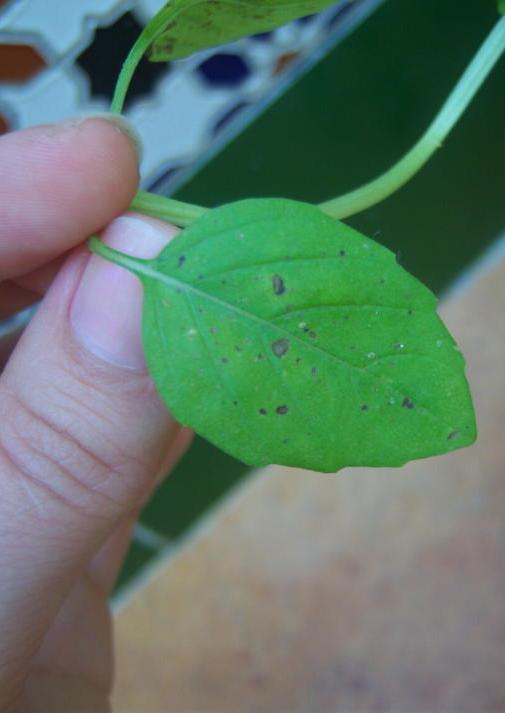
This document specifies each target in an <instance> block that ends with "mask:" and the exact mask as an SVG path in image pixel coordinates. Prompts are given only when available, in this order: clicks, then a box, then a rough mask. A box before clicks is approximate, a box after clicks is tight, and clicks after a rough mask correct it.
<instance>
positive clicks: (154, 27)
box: [110, 5, 173, 114]
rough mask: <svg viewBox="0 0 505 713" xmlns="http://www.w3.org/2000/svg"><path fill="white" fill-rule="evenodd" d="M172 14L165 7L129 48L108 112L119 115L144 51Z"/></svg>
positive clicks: (170, 10) (171, 10)
mask: <svg viewBox="0 0 505 713" xmlns="http://www.w3.org/2000/svg"><path fill="white" fill-rule="evenodd" d="M172 13H173V9H172V7H171V6H170V5H169V6H165V7H162V8H161V10H160V11H159V12H158V13H157V14H156V15H155V16H154V17H153V18H152V19H151V21H150V22H149V23H148V24H147V25H146V26H145V27H144V29H143V30H142V32H141V33H140V35H139V36H138V38H137V40H136V42H135V44H134V45H133V47H132V48H131V50H130V52H129V53H128V56H127V58H126V60H125V61H124V63H123V66H122V68H121V72H120V73H119V77H118V79H117V82H116V88H115V90H114V96H113V97H112V103H111V106H110V110H111V111H112V112H115V113H116V114H121V112H122V111H123V106H124V102H125V98H126V93H127V91H128V87H129V86H130V82H131V80H132V77H133V75H134V73H135V70H136V69H137V66H138V64H139V62H140V60H141V59H142V57H143V56H144V54H145V52H146V50H147V49H148V48H149V46H150V45H151V44H152V43H153V42H154V40H155V39H156V37H157V36H158V35H159V34H160V33H161V32H163V30H164V29H165V26H166V23H167V18H168V17H170V15H171V14H172Z"/></svg>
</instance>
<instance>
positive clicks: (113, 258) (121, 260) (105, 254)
mask: <svg viewBox="0 0 505 713" xmlns="http://www.w3.org/2000/svg"><path fill="white" fill-rule="evenodd" d="M88 247H89V249H90V250H91V252H92V253H95V255H100V257H102V258H103V259H104V260H108V261H109V262H113V263H114V265H120V266H121V267H124V268H126V269H127V270H129V271H130V272H133V273H135V274H139V275H140V274H141V273H142V270H141V269H139V265H142V263H148V262H149V260H143V259H141V258H139V257H132V256H131V255H126V254H125V253H121V252H119V251H118V250H114V248H110V247H109V246H108V245H106V243H104V242H102V241H101V240H100V239H99V238H97V237H96V236H93V237H91V238H90V239H89V240H88Z"/></svg>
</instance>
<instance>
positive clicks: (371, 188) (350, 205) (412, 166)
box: [319, 17, 505, 220]
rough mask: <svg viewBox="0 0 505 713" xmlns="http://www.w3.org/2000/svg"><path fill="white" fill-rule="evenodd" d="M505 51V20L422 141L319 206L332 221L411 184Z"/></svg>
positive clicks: (356, 211) (470, 65)
mask: <svg viewBox="0 0 505 713" xmlns="http://www.w3.org/2000/svg"><path fill="white" fill-rule="evenodd" d="M504 50H505V17H502V18H501V19H500V20H498V22H497V23H496V25H495V26H494V27H493V29H492V30H491V32H490V34H489V35H488V37H487V38H486V40H485V41H484V43H483V45H482V46H481V48H480V49H479V51H478V52H477V54H476V55H475V56H474V58H473V59H472V61H471V62H470V64H469V65H468V67H467V69H466V70H465V72H464V73H463V75H462V77H461V79H460V80H459V82H458V83H457V85H456V87H455V88H454V89H453V91H452V92H451V94H450V95H449V97H448V99H447V100H446V102H445V104H444V105H443V106H442V108H441V109H440V111H439V113H438V115H437V116H436V117H435V119H434V121H433V122H432V123H431V125H430V126H429V128H428V130H427V131H426V133H425V134H424V135H423V136H422V138H421V139H420V140H419V141H418V142H417V143H416V144H415V145H414V146H413V147H412V148H411V149H410V151H408V152H407V153H406V154H405V156H403V158H401V159H400V161H398V163H396V164H395V165H394V166H393V167H392V168H390V169H389V170H388V171H386V172H385V173H383V174H382V175H381V176H379V177H378V178H376V179H375V180H373V181H371V182H370V183H367V184H366V185H364V186H361V187H360V188H357V189H355V190H353V191H350V192H349V193H345V194H344V195H342V196H339V197H338V198H333V199H332V200H328V201H325V202H324V203H320V204H319V208H320V209H321V210H322V211H323V212H324V213H327V214H328V215H330V216H331V217H332V218H337V219H340V220H341V219H343V218H347V217H349V216H350V215H354V214H355V213H359V212H360V211H363V210H365V209H366V208H370V207H371V206H373V205H375V204H376V203H380V201H383V200H384V199H385V198H388V197H389V196H390V195H391V194H392V193H394V192H395V191H397V190H398V189H399V188H401V187H402V186H403V185H404V184H405V183H407V181H409V180H410V179H411V178H412V177H413V176H414V175H415V174H416V173H417V172H418V171H419V170H420V169H421V168H422V167H423V166H424V164H425V163H426V162H427V161H428V159H429V158H430V157H431V156H432V155H433V154H434V153H435V151H436V150H437V149H438V148H440V147H441V146H442V143H443V141H444V139H445V138H446V137H447V135H448V134H449V132H450V131H451V129H452V128H453V126H454V125H455V124H456V122H457V121H458V119H459V118H460V116H461V115H462V113H463V112H464V111H465V109H466V107H467V106H468V104H469V103H470V102H471V100H472V99H473V97H474V96H475V94H476V93H477V91H478V89H479V88H480V86H481V85H482V84H483V82H484V80H485V79H486V77H487V76H488V74H489V73H490V72H491V70H492V68H493V67H494V65H495V64H496V62H497V61H498V60H499V59H500V57H501V55H502V54H503V52H504Z"/></svg>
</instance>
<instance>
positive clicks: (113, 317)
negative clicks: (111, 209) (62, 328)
mask: <svg viewBox="0 0 505 713" xmlns="http://www.w3.org/2000/svg"><path fill="white" fill-rule="evenodd" d="M171 237H173V232H171V230H170V228H164V227H161V226H160V227H159V226H158V225H156V224H154V223H151V222H149V221H146V220H144V219H142V218H137V217H135V216H130V215H126V216H122V217H121V218H118V219H117V220H115V221H114V222H113V223H112V224H111V225H110V226H109V228H108V229H107V230H106V232H105V234H104V235H103V240H104V241H105V242H106V243H107V244H108V245H110V246H111V247H113V248H115V249H116V250H120V251H121V252H124V253H127V254H128V255H135V256H136V257H142V258H153V257H156V255H157V254H158V253H159V252H160V250H161V249H162V248H163V247H164V246H165V245H166V244H167V243H168V242H169V240H170V239H171ZM141 319H142V285H141V283H140V281H139V280H138V278H137V277H135V275H132V274H131V273H130V272H128V271H127V270H125V269H124V268H121V267H118V266H117V265H113V264H112V263H110V262H107V261H106V260H103V259H102V258H100V257H98V256H97V255H92V256H91V258H90V259H89V262H88V264H87V266H86V268H85V270H84V273H83V275H82V278H81V282H80V284H79V287H78V288H77V291H76V294H75V296H74V300H73V303H72V307H71V310H70V323H71V325H72V328H73V331H74V334H75V336H76V338H77V340H78V341H79V342H80V343H81V345H82V346H84V347H85V348H86V349H87V350H88V351H89V352H91V353H92V354H94V355H95V356H97V357H99V358H100V359H103V360H104V361H106V362H108V363H110V364H113V365H115V366H119V367H122V368H125V369H136V370H141V369H144V368H145V361H144V355H143V351H142V338H141Z"/></svg>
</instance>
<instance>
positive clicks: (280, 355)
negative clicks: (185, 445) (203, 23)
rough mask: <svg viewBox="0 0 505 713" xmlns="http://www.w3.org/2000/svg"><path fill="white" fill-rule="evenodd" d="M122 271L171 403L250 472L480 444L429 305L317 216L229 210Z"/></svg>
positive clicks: (284, 205)
mask: <svg viewBox="0 0 505 713" xmlns="http://www.w3.org/2000/svg"><path fill="white" fill-rule="evenodd" d="M104 250H108V251H109V252H110V249H108V248H104ZM102 254H103V253H102ZM121 264H123V265H125V266H127V267H128V268H129V269H131V270H133V271H134V272H135V273H136V274H138V275H139V277H140V278H141V280H142V282H143V284H144V288H145V303H144V304H145V306H144V327H143V329H144V346H145V352H146V357H147V362H148V366H149V369H150V371H151V373H152V375H153V377H154V380H155V382H156V384H157V387H158V389H159V391H160V394H161V395H162V397H163V399H164V401H165V402H166V404H167V406H168V407H169V408H170V410H171V411H172V413H173V414H174V415H175V417H176V418H177V419H179V420H180V421H181V422H182V423H184V424H187V425H189V426H191V427H192V428H194V429H195V430H196V431H197V432H198V433H200V434H201V435H202V436H204V437H206V438H207V439H208V440H210V441H212V442H213V443H214V444H216V445H217V446H219V447H220V448H222V449H223V450H224V451H226V452H228V453H231V454H232V455H234V456H235V457H237V458H239V459H240V460H242V461H244V462H245V463H248V464H251V465H257V466H259V465H264V464H267V463H272V462H274V463H282V464H286V465H293V466H301V467H305V468H311V469H314V470H320V471H335V470H338V469H339V468H342V467H344V466H350V465H368V466H398V465H402V464H404V463H405V462H407V461H409V460H411V459H415V458H423V457H426V456H430V455H434V454H438V453H443V452H446V451H451V450H454V449H456V448H460V447H463V446H467V445H469V444H470V443H472V442H473V440H474V439H475V422H474V415H473V408H472V402H471V397H470V394H469V390H468V385H467V383H466V380H465V376H464V360H463V357H462V355H461V353H460V351H459V349H458V348H457V346H456V345H455V343H454V341H453V339H452V337H451V336H450V334H449V332H448V331H447V329H446V328H445V326H444V325H443V323H442V322H441V320H440V319H439V317H438V316H437V314H436V298H435V297H434V295H433V294H432V293H431V292H430V291H429V290H428V289H427V288H426V287H424V286H423V285H422V284H421V283H419V282H418V281H417V280H416V279H415V278H414V277H412V276H411V275H410V274H408V273H407V272H406V271H405V270H403V269H402V268H401V267H400V266H399V265H398V264H397V262H396V260H395V257H394V256H393V254H392V253H391V252H390V251H389V250H386V249H385V248H383V247H381V246H380V245H378V244H377V243H375V242H373V241H372V240H369V239H368V238H366V237H365V236H363V235H361V234H360V233H358V232H356V231H355V230H352V229H351V228H349V227H348V226H346V225H344V224H343V223H340V222H337V221H335V220H333V219H331V218H329V217H328V216H326V215H324V214H323V213H322V212H321V211H320V210H319V209H318V208H316V207H315V206H311V205H308V204H305V203H297V202H295V201H289V200H278V199H260V200H246V201H241V202H238V203H234V204H230V205H226V206H224V207H221V208H217V209H215V210H211V211H209V212H208V213H206V214H205V215H204V216H203V217H201V218H199V219H198V220H197V221H196V222H195V223H193V224H192V225H191V226H190V227H189V228H187V229H186V230H184V232H183V233H181V234H180V235H179V236H178V237H177V238H176V239H175V240H174V241H173V242H172V243H170V244H169V245H168V247H167V248H165V249H164V250H163V252H162V253H161V254H160V255H159V257H158V258H157V259H155V260H152V261H142V260H137V259H135V258H128V257H126V256H122V258H121Z"/></svg>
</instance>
